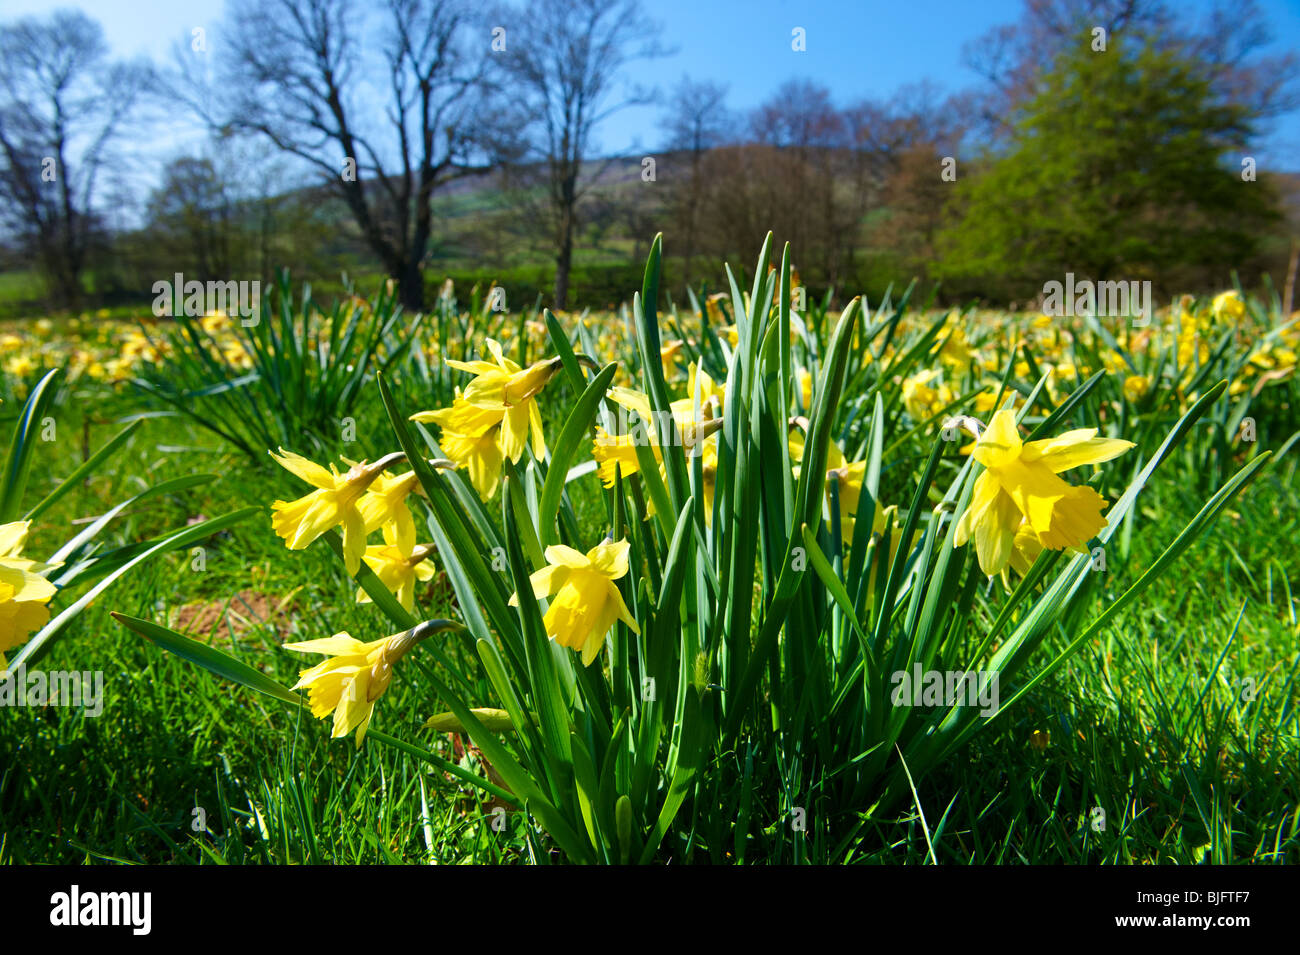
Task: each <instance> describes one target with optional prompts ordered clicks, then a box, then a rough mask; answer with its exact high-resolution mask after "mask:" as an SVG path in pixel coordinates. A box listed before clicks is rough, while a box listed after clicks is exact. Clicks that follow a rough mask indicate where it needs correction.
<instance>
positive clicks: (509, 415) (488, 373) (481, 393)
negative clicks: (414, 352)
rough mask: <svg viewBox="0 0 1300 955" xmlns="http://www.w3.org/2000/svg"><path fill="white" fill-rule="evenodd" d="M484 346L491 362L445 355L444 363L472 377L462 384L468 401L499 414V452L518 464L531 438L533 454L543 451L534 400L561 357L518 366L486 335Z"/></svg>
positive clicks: (556, 368)
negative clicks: (459, 359) (468, 381)
mask: <svg viewBox="0 0 1300 955" xmlns="http://www.w3.org/2000/svg"><path fill="white" fill-rule="evenodd" d="M487 347H488V351H489V352H490V353H491V355H492V361H490V362H487V361H470V362H462V361H455V360H453V359H450V358H448V359H446V364H447V365H448V366H450V367H452V368H456V369H458V370H460V371H465V372H469V373H470V374H472V375H474V376H475V377H474V380H473V381H471V382H470V383H469V384H468V385H466V386H465V395H464V399H465V402H466V403H467V404H469V405H470V406H472V407H474V408H476V409H478V410H480V411H487V412H493V413H496V412H499V413H500V416H501V431H500V434H499V435H498V439H497V440H498V441H499V442H500V445H501V453H502V455H504V456H505V457H507V458H509V459H510V460H511V461H514V462H516V463H518V461H519V458H520V457H521V456H522V455H523V453H524V446H525V445H526V444H527V443H528V441H529V438H530V437H531V439H532V446H533V453H534V454H536V455H537V456H538V457H541V456H542V455H544V454H546V440H545V438H544V437H543V435H542V412H541V410H540V409H539V408H538V407H537V402H536V401H534V400H533V399H534V398H535V397H536V396H537V394H538V393H539V392H540V391H541V390H542V389H543V388H545V387H546V384H547V382H549V381H550V380H551V379H552V378H553V377H555V373H556V372H558V371H559V370H560V368H561V367H562V366H561V363H560V359H558V358H552V359H548V360H546V361H539V362H536V363H535V364H533V365H530V366H529V367H528V368H520V367H519V365H517V364H515V362H513V361H511V360H510V359H509V358H506V357H505V355H504V354H502V351H501V346H500V345H499V344H498V343H497V342H495V341H493V340H492V339H490V338H489V339H488V340H487ZM417 420H418V419H417ZM463 433H473V432H463Z"/></svg>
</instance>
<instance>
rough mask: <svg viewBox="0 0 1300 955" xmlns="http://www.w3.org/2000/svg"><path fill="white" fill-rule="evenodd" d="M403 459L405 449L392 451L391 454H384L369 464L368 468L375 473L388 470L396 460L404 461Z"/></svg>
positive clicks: (404, 457)
mask: <svg viewBox="0 0 1300 955" xmlns="http://www.w3.org/2000/svg"><path fill="white" fill-rule="evenodd" d="M405 460H406V452H405V451H394V452H393V453H392V454H385V455H384V456H383V457H382V458H380V459H379V460H378V461H376V462H375V463H374V464H372V465H370V467H369V470H371V471H374V472H375V473H377V474H378V473H380V472H383V471H386V470H388V469H389V468H390V467H392V466H393V465H394V464H396V463H397V462H398V461H405Z"/></svg>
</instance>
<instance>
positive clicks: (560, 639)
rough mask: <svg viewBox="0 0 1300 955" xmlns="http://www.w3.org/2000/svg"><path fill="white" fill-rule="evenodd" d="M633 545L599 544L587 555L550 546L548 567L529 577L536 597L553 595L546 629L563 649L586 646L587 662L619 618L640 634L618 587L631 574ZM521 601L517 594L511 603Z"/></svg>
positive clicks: (591, 659)
mask: <svg viewBox="0 0 1300 955" xmlns="http://www.w3.org/2000/svg"><path fill="white" fill-rule="evenodd" d="M629 546H630V545H629V544H628V542H627V541H626V540H621V541H617V542H613V543H604V544H597V545H596V546H595V547H593V548H592V549H591V550H589V551H587V553H586V554H583V553H581V552H580V551H576V550H574V549H573V548H572V547H566V546H564V545H563V544H553V545H551V546H550V547H548V548H546V560H547V564H548V566H546V567H543V568H542V569H541V570H539V571H538V572H537V573H535V574H533V575H532V577H531V578H530V582H531V583H532V587H533V596H534V597H538V598H541V597H554V599H553V600H552V601H551V606H550V608H549V609H547V611H546V616H545V618H543V622H544V623H545V625H546V633H547V634H548V635H549V636H550V637H551V638H552V639H553V640H554V641H555V642H556V643H558V644H559V645H560V646H562V647H569V648H570V649H572V650H581V651H582V664H583V666H590V665H591V662H592V661H593V660H595V659H596V656H597V655H598V654H599V653H600V648H601V647H602V646H603V645H604V643H605V634H606V633H608V632H609V629H610V628H611V627H612V626H614V622H615V621H617V620H622V621H623V622H624V623H625V624H627V625H628V627H629V628H630V629H631V630H632V632H633V633H637V634H639V633H640V632H641V630H640V628H639V627H638V626H637V623H636V621H635V620H634V619H632V614H631V612H630V611H629V610H628V609H627V604H625V603H624V602H623V595H622V594H620V593H619V591H618V588H617V587H616V586H614V581H616V580H618V579H619V578H621V577H624V576H626V574H627V572H628V548H629ZM518 604H519V595H518V594H515V595H514V596H512V597H511V598H510V605H511V606H518Z"/></svg>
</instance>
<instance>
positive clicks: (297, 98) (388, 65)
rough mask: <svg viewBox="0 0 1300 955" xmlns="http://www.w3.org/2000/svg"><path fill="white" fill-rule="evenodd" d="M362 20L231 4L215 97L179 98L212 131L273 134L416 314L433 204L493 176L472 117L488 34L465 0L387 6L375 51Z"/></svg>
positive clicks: (271, 4)
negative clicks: (466, 180) (307, 170)
mask: <svg viewBox="0 0 1300 955" xmlns="http://www.w3.org/2000/svg"><path fill="white" fill-rule="evenodd" d="M366 13H367V11H365V10H362V9H360V8H359V7H358V6H356V5H355V4H354V3H352V2H351V0H236V2H235V3H234V4H233V8H232V10H231V15H230V18H229V30H230V34H231V41H230V42H231V50H230V52H229V54H228V55H223V57H222V61H223V62H224V63H225V67H226V68H225V72H224V74H223V75H222V76H221V78H220V84H219V87H218V89H217V90H216V91H215V95H213V91H212V90H209V89H203V88H201V87H200V86H196V85H195V84H193V83H188V84H187V83H181V82H178V83H177V84H176V86H175V88H174V92H175V93H176V95H178V96H180V97H182V98H183V99H184V100H185V101H186V102H187V103H188V104H189V105H190V106H191V107H192V108H193V109H195V111H196V112H197V113H199V115H201V116H202V117H203V119H204V120H205V121H206V122H207V123H208V124H209V126H210V127H212V128H213V129H214V130H216V131H220V132H223V133H231V132H233V133H237V134H238V133H246V134H254V135H256V136H260V137H264V138H265V139H266V140H268V141H270V142H271V143H273V144H274V145H275V146H276V147H277V148H279V149H280V150H282V151H284V152H285V153H288V154H291V155H293V156H296V157H298V158H299V159H301V160H303V161H304V162H305V163H307V164H308V165H309V166H311V167H313V168H315V169H316V170H317V171H318V172H319V173H320V174H321V177H322V181H323V182H324V183H326V184H328V185H329V187H330V189H331V191H332V192H333V193H334V194H336V195H337V196H339V197H340V198H341V199H342V200H343V201H344V202H345V203H346V205H347V208H348V210H349V211H350V212H351V214H352V218H353V220H354V221H355V222H356V225H357V228H358V229H359V230H360V232H361V235H362V237H363V239H364V241H365V242H366V244H367V245H368V246H369V248H370V249H371V250H372V251H373V252H374V253H375V255H377V256H378V257H379V260H380V262H381V263H382V264H383V267H384V269H385V271H386V272H387V273H388V275H389V276H391V277H392V278H393V279H394V280H396V281H397V283H398V289H399V296H400V299H401V301H402V304H403V305H405V306H406V307H407V308H411V309H416V310H419V309H421V308H423V305H424V284H423V266H424V258H425V254H426V251H427V249H428V247H429V241H430V236H431V234H432V231H433V212H432V208H431V200H432V198H433V196H434V194H435V192H437V190H438V189H439V188H441V187H442V186H444V185H445V184H446V183H448V182H450V181H452V180H453V179H457V178H460V177H462V176H465V175H469V174H472V173H478V172H484V171H486V170H487V169H488V168H489V166H488V165H487V164H486V163H485V162H483V161H482V160H483V158H484V155H483V152H482V150H481V148H480V140H479V139H478V138H477V134H476V129H475V127H474V125H473V124H472V123H471V117H472V113H473V111H474V104H475V100H476V96H477V94H478V92H479V91H480V89H481V84H482V83H483V81H484V74H485V70H486V64H487V62H488V58H487V55H486V54H487V50H488V45H489V43H490V40H491V37H490V34H489V33H488V31H487V29H486V28H483V27H478V28H477V29H476V25H475V23H474V22H473V21H472V19H471V17H470V14H469V6H468V2H467V0H386V2H385V3H384V4H383V7H382V20H383V26H382V28H380V29H379V30H378V36H377V38H376V42H375V43H370V42H366V40H365V37H364V33H365V31H366V29H367V27H369V26H371V25H372V21H371V19H370V18H369V17H367V16H366ZM476 46H477V47H478V48H479V49H480V50H481V51H482V52H481V53H480V54H478V55H475V53H474V48H475V47H476ZM375 49H378V50H379V51H380V52H379V55H378V58H377V59H374V60H372V59H368V58H367V57H366V56H365V55H364V51H365V50H375ZM371 76H375V77H379V78H380V79H378V80H376V81H375V82H373V83H371V82H370V81H369V80H368V78H369V77H371ZM213 104H215V105H213ZM475 160H479V161H477V162H476V161H475Z"/></svg>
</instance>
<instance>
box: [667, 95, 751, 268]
mask: <svg viewBox="0 0 1300 955" xmlns="http://www.w3.org/2000/svg"><path fill="white" fill-rule="evenodd" d="M726 99H727V87H726V86H723V85H720V84H718V83H710V82H708V81H698V82H697V81H695V80H692V79H691V78H690V77H689V76H683V77H682V79H681V82H679V83H678V84H677V87H676V89H675V90H674V91H673V94H672V98H671V100H670V101H669V103H668V105H667V109H666V110H665V114H664V122H665V126H666V127H667V130H666V131H667V134H668V135H667V146H668V148H669V149H670V150H673V151H674V152H677V153H679V154H684V155H685V156H686V157H687V160H688V162H689V173H688V175H687V176H686V177H685V179H684V180H680V179H676V178H674V179H673V180H672V181H671V182H670V184H669V192H670V195H671V201H670V205H671V208H672V212H673V217H674V219H676V221H677V223H678V225H679V226H680V227H681V230H682V240H683V241H682V258H683V262H684V268H683V276H682V280H683V284H685V285H690V283H691V265H692V263H693V260H694V258H695V254H696V250H697V247H698V243H699V210H700V202H701V199H702V196H703V182H702V180H701V176H700V165H701V163H702V162H703V160H704V154H705V153H706V152H708V151H709V150H710V149H715V148H717V147H718V146H721V145H722V144H723V143H724V142H726V141H727V138H728V136H729V135H730V134H731V131H732V127H733V125H734V120H733V117H732V115H731V113H730V111H729V110H728V109H727V105H726Z"/></svg>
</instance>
